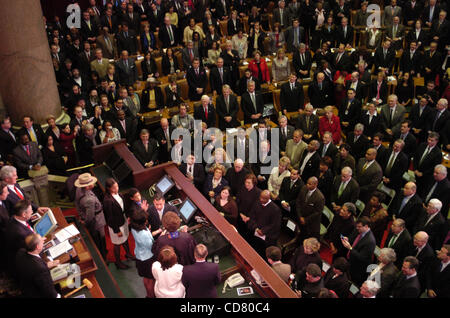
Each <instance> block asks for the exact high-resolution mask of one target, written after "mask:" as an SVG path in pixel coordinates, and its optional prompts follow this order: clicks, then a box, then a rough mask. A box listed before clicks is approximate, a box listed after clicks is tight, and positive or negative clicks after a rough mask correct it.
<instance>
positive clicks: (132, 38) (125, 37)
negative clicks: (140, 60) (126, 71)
mask: <svg viewBox="0 0 450 318" xmlns="http://www.w3.org/2000/svg"><path fill="white" fill-rule="evenodd" d="M116 38H117V50H118V51H119V52H122V51H127V52H128V53H129V54H131V55H136V53H137V51H138V41H137V37H136V32H134V31H133V30H129V29H128V24H127V23H125V22H124V23H122V31H120V32H119V33H117V36H116Z"/></svg>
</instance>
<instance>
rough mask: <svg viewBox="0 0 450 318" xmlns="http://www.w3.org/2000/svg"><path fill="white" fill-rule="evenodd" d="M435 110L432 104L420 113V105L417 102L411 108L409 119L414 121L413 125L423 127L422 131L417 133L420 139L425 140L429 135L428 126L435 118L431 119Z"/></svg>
mask: <svg viewBox="0 0 450 318" xmlns="http://www.w3.org/2000/svg"><path fill="white" fill-rule="evenodd" d="M432 113H433V111H432V108H431V107H430V106H428V105H427V106H425V108H424V109H423V111H422V115H420V105H419V104H415V105H414V106H412V108H411V112H410V113H409V117H408V119H409V120H411V121H412V125H411V127H413V128H418V129H422V131H421V132H420V133H419V134H418V135H416V137H418V138H419V140H421V141H424V140H425V139H426V136H427V134H428V133H427V131H426V130H427V126H428V124H429V121H431V120H433V119H431V117H430V116H431V115H432Z"/></svg>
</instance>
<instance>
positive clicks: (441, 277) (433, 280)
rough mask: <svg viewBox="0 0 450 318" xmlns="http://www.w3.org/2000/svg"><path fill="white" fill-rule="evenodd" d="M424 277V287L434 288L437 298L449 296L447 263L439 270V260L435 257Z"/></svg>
mask: <svg viewBox="0 0 450 318" xmlns="http://www.w3.org/2000/svg"><path fill="white" fill-rule="evenodd" d="M426 277H427V280H426V288H427V289H432V290H434V292H435V293H436V295H437V296H436V297H437V298H449V297H450V267H449V266H448V265H447V266H446V267H445V269H444V270H443V271H442V272H441V261H440V260H438V259H435V260H434V261H433V263H432V264H431V265H430V268H429V270H428V271H427V275H426Z"/></svg>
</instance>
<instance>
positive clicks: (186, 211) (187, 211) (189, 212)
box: [179, 199, 197, 224]
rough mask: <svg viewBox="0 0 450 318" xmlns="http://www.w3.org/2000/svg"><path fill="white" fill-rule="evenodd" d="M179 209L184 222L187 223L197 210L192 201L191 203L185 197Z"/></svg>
mask: <svg viewBox="0 0 450 318" xmlns="http://www.w3.org/2000/svg"><path fill="white" fill-rule="evenodd" d="M179 211H180V215H181V218H182V219H183V221H184V223H186V224H187V223H189V221H190V220H191V218H192V217H193V216H194V214H195V211H197V207H196V206H195V205H194V203H192V201H191V200H189V199H186V200H185V201H184V202H183V204H181V206H180V209H179Z"/></svg>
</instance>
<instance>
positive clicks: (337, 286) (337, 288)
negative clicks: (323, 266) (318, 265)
mask: <svg viewBox="0 0 450 318" xmlns="http://www.w3.org/2000/svg"><path fill="white" fill-rule="evenodd" d="M334 275H335V273H334V271H333V268H332V267H330V269H329V270H328V271H327V272H326V273H325V277H324V278H323V282H324V285H325V288H328V289H329V290H332V291H334V292H335V293H336V295H338V297H339V298H348V295H349V293H350V286H351V285H352V283H351V282H350V281H349V279H348V277H347V274H345V273H344V274H342V275H339V276H338V277H336V278H333V276H334Z"/></svg>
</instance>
